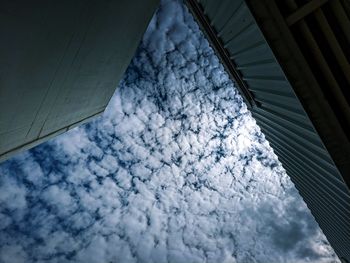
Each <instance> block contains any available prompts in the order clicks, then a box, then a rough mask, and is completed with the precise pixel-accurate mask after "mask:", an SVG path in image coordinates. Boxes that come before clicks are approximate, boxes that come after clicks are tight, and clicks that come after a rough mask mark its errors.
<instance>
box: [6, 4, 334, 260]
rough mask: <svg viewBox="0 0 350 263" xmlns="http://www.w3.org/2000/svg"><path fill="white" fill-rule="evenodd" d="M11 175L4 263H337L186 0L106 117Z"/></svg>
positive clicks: (44, 149)
mask: <svg viewBox="0 0 350 263" xmlns="http://www.w3.org/2000/svg"><path fill="white" fill-rule="evenodd" d="M0 174H1V177H0V204H1V206H0V212H1V213H0V220H1V221H0V222H1V227H0V248H1V254H0V262H1V263H2V262H6V263H11V262H88V263H89V262H91V263H92V262H205V261H207V262H303V261H306V260H309V261H310V262H322V261H324V262H326V261H332V260H334V261H336V260H337V259H336V256H335V254H334V251H333V250H332V249H331V247H330V246H329V244H328V243H327V241H326V239H325V237H324V236H323V234H322V232H321V231H320V229H319V228H318V226H317V224H316V223H315V221H314V219H313V217H312V216H311V214H310V212H309V211H308V209H307V208H306V206H305V204H304V203H303V201H302V200H301V198H300V197H299V195H298V194H297V192H296V190H295V189H294V186H293V184H292V183H291V182H290V180H289V178H288V177H287V175H286V174H285V173H284V170H283V169H282V168H281V166H280V164H279V163H278V161H277V159H276V156H275V155H274V154H273V152H272V150H271V149H270V148H269V146H268V143H267V142H266V141H265V140H264V137H263V135H262V134H261V132H260V130H259V129H258V127H257V126H256V124H255V121H254V120H253V119H252V117H251V115H250V113H249V112H247V108H246V106H245V105H244V104H243V102H242V99H241V97H240V96H239V95H238V92H237V90H236V89H235V88H234V86H233V84H232V82H231V81H230V80H229V78H228V76H227V74H226V73H225V72H224V70H223V67H222V66H221V65H220V64H219V61H218V59H217V58H216V57H215V55H214V52H213V51H212V50H211V48H210V47H209V45H208V42H207V41H206V40H205V38H204V37H203V34H202V33H201V32H200V31H199V29H198V26H197V25H196V23H195V22H194V20H193V18H192V17H191V15H189V13H188V12H187V10H186V8H185V7H184V6H183V5H182V4H181V3H180V2H177V1H163V2H162V4H161V6H160V9H159V11H158V13H157V15H156V16H154V18H153V20H152V22H151V24H150V25H149V27H148V30H147V32H146V34H145V36H144V40H143V43H142V45H141V46H140V48H139V50H138V52H137V54H136V55H135V58H134V60H133V62H132V63H131V65H130V66H129V68H128V70H127V72H126V74H125V76H124V80H123V81H122V82H121V83H120V85H119V88H118V90H117V92H116V94H115V95H114V97H113V98H112V100H111V102H110V104H109V106H108V108H107V110H106V112H105V114H104V115H103V116H102V117H101V118H99V119H98V120H96V121H94V122H92V123H89V124H87V125H85V126H83V127H80V128H76V129H74V130H72V131H70V132H68V133H66V134H64V135H62V136H59V137H58V138H56V139H55V140H53V141H51V142H48V143H46V144H43V145H41V146H39V147H36V148H35V149H33V150H31V151H29V152H27V153H24V154H22V155H20V156H19V157H17V158H15V159H13V160H10V161H8V162H6V163H4V164H2V165H1V166H0ZM16 260H17V261H16Z"/></svg>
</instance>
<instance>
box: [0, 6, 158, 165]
mask: <svg viewBox="0 0 350 263" xmlns="http://www.w3.org/2000/svg"><path fill="white" fill-rule="evenodd" d="M158 2H159V1H158V0H148V1H144V0H88V1H85V0H77V1H71V0H61V1H56V0H49V1H46V0H45V1H43V0H34V1H25V0H8V1H2V2H1V5H0V19H1V23H0V35H1V38H2V40H1V41H0V58H1V59H0V161H2V160H5V159H7V158H9V157H11V156H13V154H15V153H17V152H19V151H22V150H25V149H29V148H31V147H33V146H35V145H37V144H39V143H42V142H44V141H46V140H48V139H50V138H52V137H54V136H56V135H58V134H60V133H63V132H65V131H67V130H69V129H71V128H73V127H75V126H77V125H78V124H81V123H84V122H86V121H88V120H90V119H91V118H94V117H95V116H98V115H99V114H101V113H102V112H103V111H104V109H105V108H106V106H107V104H108V102H109V100H110V98H111V96H112V95H113V93H114V91H115V89H116V87H117V85H118V82H119V80H120V79H121V77H122V76H123V74H124V71H125V70H126V68H127V66H128V65H129V63H130V61H131V59H132V57H133V55H134V53H135V51H136V49H137V47H138V44H139V42H140V40H141V38H142V36H143V33H144V32H145V30H146V28H147V26H148V23H149V21H150V20H151V18H152V15H153V13H154V12H155V10H156V8H157V7H158Z"/></svg>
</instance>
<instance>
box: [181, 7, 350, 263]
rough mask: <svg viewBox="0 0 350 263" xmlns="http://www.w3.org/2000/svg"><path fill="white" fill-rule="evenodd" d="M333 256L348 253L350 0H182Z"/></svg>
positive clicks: (349, 255) (348, 255)
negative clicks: (279, 162) (334, 253)
mask: <svg viewBox="0 0 350 263" xmlns="http://www.w3.org/2000/svg"><path fill="white" fill-rule="evenodd" d="M186 3H187V5H188V7H189V8H190V10H191V11H192V13H193V14H194V15H195V17H196V18H197V21H198V22H199V24H200V26H201V27H202V29H203V31H204V32H205V34H206V35H207V37H208V39H209V41H210V42H211V45H212V47H213V48H214V49H215V50H216V52H217V54H218V56H219V57H220V58H221V61H222V63H223V64H224V66H225V67H226V69H227V71H228V73H229V74H230V76H231V77H232V79H233V80H234V81H235V82H236V85H237V88H238V89H239V90H240V91H241V94H242V96H243V98H244V100H245V102H246V104H247V105H248V108H249V109H250V110H251V112H252V115H253V116H254V118H255V119H256V121H257V123H258V125H259V126H260V127H261V129H262V131H263V132H264V134H265V135H266V138H267V139H268V140H269V142H270V144H271V146H272V147H273V149H274V151H275V153H276V154H277V156H278V158H279V160H280V161H281V162H282V164H283V167H284V168H285V169H286V171H287V174H288V175H289V176H290V177H291V179H292V181H293V182H294V184H295V186H296V188H297V189H298V191H299V193H300V195H301V196H302V197H303V199H304V200H305V202H306V204H307V206H308V207H309V208H310V210H311V212H312V214H313V215H314V217H315V219H316V221H317V222H318V224H319V226H320V227H321V229H322V230H323V232H324V234H325V235H326V237H327V239H328V241H329V242H330V244H331V245H332V247H333V248H334V250H335V252H336V253H337V255H338V256H339V258H340V259H341V260H342V261H344V262H349V261H350V192H349V186H350V106H349V105H350V65H349V58H350V45H349V44H350V19H349V16H350V2H348V1H346V0H328V1H327V0H310V1H307V0H222V1H216V0H199V1H197V0H187V1H186Z"/></svg>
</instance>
